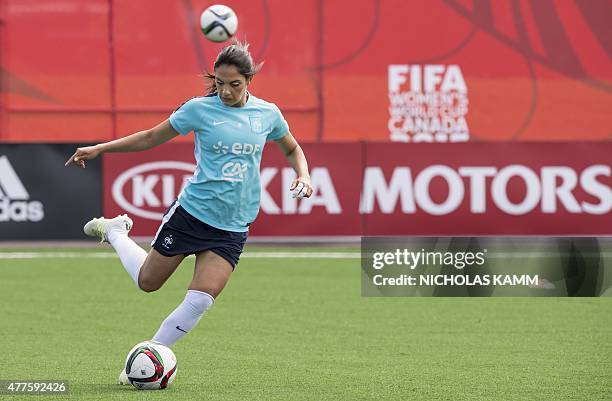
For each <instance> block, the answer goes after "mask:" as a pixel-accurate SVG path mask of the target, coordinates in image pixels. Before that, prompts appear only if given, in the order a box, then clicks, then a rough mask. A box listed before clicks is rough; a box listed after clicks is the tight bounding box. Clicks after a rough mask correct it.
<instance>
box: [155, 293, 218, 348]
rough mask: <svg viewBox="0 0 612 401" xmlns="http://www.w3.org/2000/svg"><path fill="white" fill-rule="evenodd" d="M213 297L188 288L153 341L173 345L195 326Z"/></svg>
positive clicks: (211, 302) (212, 300) (213, 300)
mask: <svg viewBox="0 0 612 401" xmlns="http://www.w3.org/2000/svg"><path fill="white" fill-rule="evenodd" d="M213 302H215V299H214V298H213V297H212V296H211V295H210V294H207V293H205V292H202V291H196V290H189V291H187V295H186V296H185V300H184V301H183V302H181V304H180V305H179V306H178V307H177V308H176V309H175V310H174V311H173V312H172V313H171V314H170V315H168V317H167V318H166V320H164V322H163V323H162V324H161V326H160V328H159V330H157V333H155V336H154V337H153V341H158V342H160V343H162V344H164V345H166V346H168V347H171V346H172V345H174V343H175V342H177V341H178V340H180V339H181V338H182V337H183V336H184V335H185V334H187V333H188V332H189V331H190V330H191V329H193V328H194V327H195V325H196V324H198V322H199V321H200V319H201V318H202V316H203V315H204V312H206V311H207V310H208V308H210V307H211V305H212V304H213Z"/></svg>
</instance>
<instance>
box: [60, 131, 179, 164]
mask: <svg viewBox="0 0 612 401" xmlns="http://www.w3.org/2000/svg"><path fill="white" fill-rule="evenodd" d="M177 135H179V133H178V132H176V131H175V130H174V128H172V125H170V121H169V120H166V121H164V122H162V123H161V124H159V125H157V126H156V127H153V128H151V129H148V130H145V131H139V132H136V133H134V134H132V135H128V136H125V137H123V138H119V139H116V140H114V141H110V142H104V143H99V144H97V145H94V146H85V147H82V148H77V150H76V151H75V152H74V154H73V155H72V156H70V158H69V159H68V160H67V161H66V164H65V165H66V166H69V165H71V164H74V165H76V166H81V167H82V168H85V160H91V159H94V158H96V157H98V155H100V154H102V153H105V152H138V151H141V150H147V149H151V148H154V147H155V146H159V145H161V144H162V143H164V142H168V141H169V140H170V139H172V138H174V137H175V136H177Z"/></svg>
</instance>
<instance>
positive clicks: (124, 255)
mask: <svg viewBox="0 0 612 401" xmlns="http://www.w3.org/2000/svg"><path fill="white" fill-rule="evenodd" d="M106 238H107V239H108V242H110V244H111V245H112V247H113V248H115V251H116V252H117V255H119V259H121V263H123V267H124V268H125V271H127V272H128V274H129V275H130V277H132V280H134V283H135V284H136V287H138V288H140V286H139V285H138V273H140V268H141V267H142V264H143V263H144V261H145V259H146V258H147V252H145V250H144V249H142V248H141V247H139V246H138V244H137V243H135V242H134V241H133V240H132V239H130V237H128V236H127V234H126V233H125V232H123V231H121V230H110V231H109V232H108V233H106Z"/></svg>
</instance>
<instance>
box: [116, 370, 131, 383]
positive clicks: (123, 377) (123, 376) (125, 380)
mask: <svg viewBox="0 0 612 401" xmlns="http://www.w3.org/2000/svg"><path fill="white" fill-rule="evenodd" d="M117 383H118V384H121V385H122V386H124V385H126V384H130V381H129V380H128V377H127V373H125V369H123V370H122V371H121V373H119V379H118V380H117Z"/></svg>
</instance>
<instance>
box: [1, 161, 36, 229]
mask: <svg viewBox="0 0 612 401" xmlns="http://www.w3.org/2000/svg"><path fill="white" fill-rule="evenodd" d="M44 217H45V212H44V210H43V204H42V203H41V202H39V201H31V200H30V194H29V192H28V190H27V189H26V188H25V187H24V185H23V183H22V182H21V180H20V179H19V176H18V175H17V173H16V172H15V169H14V168H13V166H12V165H11V163H10V161H9V159H8V157H6V156H0V223H1V222H8V221H17V222H26V221H40V220H42V219H43V218H44Z"/></svg>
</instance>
